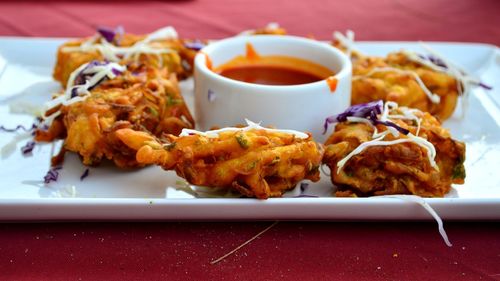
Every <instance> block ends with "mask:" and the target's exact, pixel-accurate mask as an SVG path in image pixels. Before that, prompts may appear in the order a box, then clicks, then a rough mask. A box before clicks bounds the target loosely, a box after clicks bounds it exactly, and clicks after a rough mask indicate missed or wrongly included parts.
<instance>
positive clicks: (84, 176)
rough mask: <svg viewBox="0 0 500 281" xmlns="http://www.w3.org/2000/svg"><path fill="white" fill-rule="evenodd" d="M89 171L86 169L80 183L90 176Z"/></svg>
mask: <svg viewBox="0 0 500 281" xmlns="http://www.w3.org/2000/svg"><path fill="white" fill-rule="evenodd" d="M89 171H90V170H89V169H88V168H87V169H85V171H84V172H83V174H82V175H81V176H80V181H83V179H85V178H86V177H88V176H89Z"/></svg>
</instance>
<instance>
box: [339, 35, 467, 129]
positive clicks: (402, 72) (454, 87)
mask: <svg viewBox="0 0 500 281" xmlns="http://www.w3.org/2000/svg"><path fill="white" fill-rule="evenodd" d="M334 36H335V37H336V40H334V41H333V42H332V45H333V46H335V47H336V48H338V49H340V50H342V51H343V52H345V53H346V54H348V56H349V57H350V58H351V62H352V65H353V66H352V72H353V73H352V75H353V77H352V92H351V104H362V103H367V102H371V101H376V100H384V101H393V102H396V103H398V104H399V105H400V106H407V107H411V108H417V109H420V110H422V111H426V112H429V113H431V114H432V115H434V116H436V117H438V118H439V119H440V120H446V119H447V118H449V117H450V116H451V115H452V114H453V111H454V110H455V107H456V104H457V100H458V97H459V95H460V94H461V93H462V92H463V91H464V89H463V87H464V85H462V84H461V83H462V82H460V81H458V80H457V78H456V76H454V75H451V74H450V73H451V68H450V67H451V66H449V65H446V64H445V63H444V62H443V61H442V60H441V59H439V58H437V57H435V56H432V55H429V56H423V55H420V54H417V53H414V52H410V51H405V50H401V51H398V52H393V53H390V54H388V55H387V56H386V57H377V56H367V55H364V54H362V53H361V52H359V51H357V50H354V49H352V44H353V41H352V40H353V39H354V38H353V37H354V34H353V33H352V32H350V33H349V32H348V37H350V38H348V37H345V36H343V35H342V34H340V33H338V32H336V33H335V35H334Z"/></svg>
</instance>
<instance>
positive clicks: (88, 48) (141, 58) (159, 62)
mask: <svg viewBox="0 0 500 281" xmlns="http://www.w3.org/2000/svg"><path fill="white" fill-rule="evenodd" d="M171 32H173V33H174V34H172V37H166V38H161V37H158V36H155V37H153V38H151V39H148V36H149V35H135V34H129V33H125V34H120V33H117V34H115V35H114V37H113V39H112V41H111V42H108V41H107V39H106V38H105V37H104V36H102V35H99V34H96V35H94V36H93V37H88V38H82V39H77V40H73V41H69V42H66V43H65V44H63V45H61V46H60V47H59V49H58V51H57V61H56V65H55V68H54V73H53V76H54V79H55V80H57V81H59V82H60V83H61V84H62V85H63V87H65V86H66V82H67V81H68V78H69V75H70V74H71V73H72V72H73V71H74V70H75V69H77V68H78V67H79V66H80V65H82V64H85V63H88V62H90V61H93V60H97V61H104V60H107V61H112V62H119V63H120V64H122V65H128V64H131V63H140V64H146V65H148V66H151V67H156V68H163V67H166V68H167V69H168V72H169V73H176V74H177V77H178V78H179V79H183V78H186V77H188V76H190V75H191V74H192V69H193V68H192V66H193V59H194V55H195V54H196V50H192V49H190V48H187V47H186V46H185V44H184V43H185V42H184V40H182V39H178V38H176V36H173V35H176V34H175V30H173V29H172V31H171Z"/></svg>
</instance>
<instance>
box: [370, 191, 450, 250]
mask: <svg viewBox="0 0 500 281" xmlns="http://www.w3.org/2000/svg"><path fill="white" fill-rule="evenodd" d="M380 197H385V198H396V199H401V200H404V201H407V202H413V203H417V204H419V205H420V206H422V207H423V208H424V209H425V210H426V211H427V212H429V214H430V215H431V216H432V217H433V218H434V220H436V222H437V224H438V230H439V234H441V237H443V240H444V243H445V244H446V246H448V247H451V246H453V245H452V244H451V242H450V240H449V239H448V235H447V234H446V231H445V230H444V226H443V220H442V219H441V217H439V215H438V213H436V211H435V210H434V209H433V208H432V207H431V206H430V205H429V203H427V202H426V201H425V200H424V199H423V198H422V197H420V196H417V195H382V196H374V197H371V198H380Z"/></svg>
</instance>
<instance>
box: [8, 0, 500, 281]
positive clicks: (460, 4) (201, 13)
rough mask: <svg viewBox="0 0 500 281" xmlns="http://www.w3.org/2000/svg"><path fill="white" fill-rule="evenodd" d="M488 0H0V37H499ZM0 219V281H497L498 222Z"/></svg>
mask: <svg viewBox="0 0 500 281" xmlns="http://www.w3.org/2000/svg"><path fill="white" fill-rule="evenodd" d="M499 12H500V1H497V0H479V1H474V0H462V1H451V0H446V1H430V0H425V1H424V0H381V1H369V0H354V1H326V0H322V1H319V0H309V1H286V0H277V1H271V0H254V1H243V0H233V1H228V0H200V1H196V0H193V1H142V2H141V1H72V2H69V3H66V2H64V1H43V2H40V3H39V2H35V1H32V2H30V1H0V35H3V36H8V35H10V36H51V37H70V36H84V35H91V34H93V32H94V28H95V27H96V26H98V25H107V26H115V25H119V24H121V25H123V26H124V27H125V28H126V29H127V30H128V31H130V32H136V33H147V32H150V31H153V30H155V29H157V28H159V27H161V26H165V25H173V26H175V27H176V29H177V30H178V32H179V33H180V35H181V36H183V37H193V38H214V39H217V38H222V37H225V36H230V35H233V34H236V33H238V32H240V31H241V30H244V29H249V28H253V27H258V26H263V25H265V24H267V23H268V22H271V21H277V22H279V23H280V24H281V25H282V26H284V27H286V28H287V29H288V30H289V32H290V33H292V34H296V35H314V36H316V38H318V39H329V38H331V33H332V31H333V30H341V31H344V30H345V29H347V28H350V29H352V30H354V31H355V32H356V35H357V39H359V40H411V41H415V40H424V41H461V42H485V43H492V44H496V45H499V44H500V28H499V27H500V16H499ZM270 224H271V222H200V223H197V222H154V223H152V222H149V223H148V222H144V223H138V222H121V223H109V222H101V223H96V222H85V223H81V222H80V223H45V222H44V223H20V224H0V280H80V279H81V280H122V279H135V280H166V279H171V280H283V279H288V280H450V279H455V280H480V279H482V280H500V238H499V237H500V224H499V223H498V222H446V223H445V227H446V230H447V232H448V235H449V237H450V239H451V241H452V242H453V243H454V246H453V247H452V248H448V247H446V246H445V244H444V243H443V242H442V240H441V237H440V236H439V234H438V232H437V227H436V225H435V223H434V222H280V223H278V224H277V225H275V226H274V227H273V228H272V229H270V230H269V231H268V232H266V233H264V234H263V235H262V236H260V237H259V238H257V239H256V240H254V241H253V242H251V243H250V244H248V245H247V246H246V247H244V248H242V249H241V250H239V251H238V252H237V253H236V254H234V255H232V256H230V257H228V258H227V259H225V260H223V261H222V262H220V263H218V264H216V265H210V261H212V260H214V259H216V258H218V257H220V256H222V255H224V254H225V253H227V252H229V251H231V250H232V249H233V248H235V247H237V246H238V245H240V244H241V243H243V242H245V241H246V240H248V239H249V238H251V237H252V236H254V235H255V234H257V233H258V232H260V231H261V230H263V229H264V228H266V227H267V226H268V225H270Z"/></svg>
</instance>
